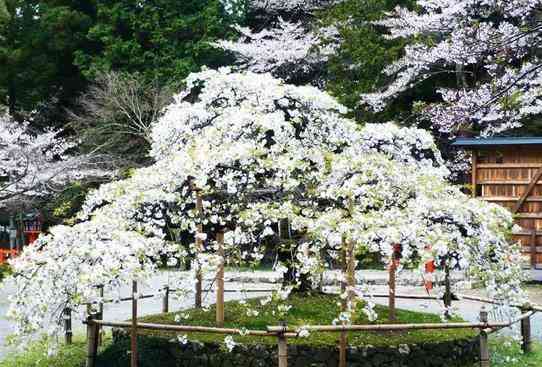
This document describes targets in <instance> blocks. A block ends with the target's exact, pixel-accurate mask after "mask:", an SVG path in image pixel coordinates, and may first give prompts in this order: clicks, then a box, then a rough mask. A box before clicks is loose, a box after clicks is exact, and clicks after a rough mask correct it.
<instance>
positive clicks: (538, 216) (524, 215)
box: [516, 213, 542, 219]
mask: <svg viewBox="0 0 542 367" xmlns="http://www.w3.org/2000/svg"><path fill="white" fill-rule="evenodd" d="M516 218H519V219H542V213H517V214H516Z"/></svg>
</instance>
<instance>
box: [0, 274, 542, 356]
mask: <svg viewBox="0 0 542 367" xmlns="http://www.w3.org/2000/svg"><path fill="white" fill-rule="evenodd" d="M385 276H386V273H385V272H375V271H370V272H363V278H365V279H366V280H368V281H369V283H371V284H373V286H374V288H373V289H374V291H375V292H379V293H381V292H386V291H387V287H386V286H385V285H383V284H386V283H385ZM168 277H169V274H168V272H164V273H161V274H160V275H158V276H156V277H155V278H153V279H152V281H151V282H150V284H149V286H148V287H146V288H143V289H140V292H141V293H143V294H149V293H154V290H155V289H157V288H159V287H160V286H162V285H164V284H166V283H168ZM278 279H279V278H278V276H277V275H276V274H273V273H272V272H256V273H249V272H242V273H226V280H229V281H228V282H227V283H226V289H237V288H238V287H237V286H238V285H239V283H237V282H240V281H247V280H250V281H252V283H249V284H247V283H245V284H244V287H245V288H253V289H269V288H272V287H274V286H275V283H276V281H277V280H278ZM416 282H417V279H416V277H415V276H410V275H408V274H407V276H406V277H403V280H402V281H401V283H402V284H403V285H401V286H400V287H398V289H397V293H398V294H424V290H423V288H421V287H419V286H415V285H412V283H416ZM236 283H237V284H236ZM236 285H237V286H236ZM172 286H173V285H172ZM528 291H529V293H530V296H531V300H532V302H533V303H538V304H542V287H529V288H528ZM13 292H14V288H13V287H12V286H10V285H9V284H3V286H2V288H1V289H0V295H1V296H0V360H1V359H2V358H3V356H5V355H6V353H8V352H9V351H10V349H9V347H6V346H5V345H4V344H5V343H4V342H5V338H6V336H7V335H9V334H10V333H11V332H12V325H11V324H10V322H9V321H8V320H6V318H5V315H6V312H7V307H8V302H7V297H8V296H9V295H10V294H13ZM466 292H469V293H471V294H478V292H477V291H466ZM130 293H131V291H130V289H129V288H128V287H126V289H122V290H121V294H122V296H129V295H130ZM264 294H265V293H252V294H251V295H253V296H255V297H257V296H263V295H264ZM106 296H107V295H106ZM240 297H241V294H239V293H226V300H232V299H238V298H240ZM211 301H214V296H213V295H212V294H209V296H208V297H207V298H206V303H210V302H211ZM376 301H377V303H380V304H386V303H387V299H385V298H379V299H376ZM161 304H162V301H161V299H160V298H159V297H155V298H149V299H143V300H141V301H140V306H139V311H140V315H141V316H144V315H151V314H156V313H160V312H161ZM453 305H454V306H455V307H457V309H458V314H459V315H460V316H461V317H463V318H464V319H465V320H468V321H477V319H478V314H479V312H480V307H481V305H480V303H477V302H471V301H456V302H454V304H453ZM190 307H192V301H191V300H188V301H178V300H175V299H174V297H172V299H171V300H170V309H171V310H180V309H186V308H190ZM397 307H398V308H403V309H407V310H413V311H424V312H433V313H439V312H440V306H439V304H438V303H437V302H436V301H425V300H403V299H398V300H397ZM104 315H105V317H104V318H105V319H106V320H114V321H118V320H127V319H129V318H130V317H131V308H130V306H129V303H127V302H123V303H120V304H106V305H105V306H104ZM532 325H533V327H532V332H533V335H534V336H535V337H536V338H537V339H539V340H542V314H537V315H536V316H535V317H533V324H532ZM83 330H84V329H83V324H82V323H81V322H80V321H76V322H74V332H75V333H78V332H79V333H81V332H83ZM506 333H510V331H506Z"/></svg>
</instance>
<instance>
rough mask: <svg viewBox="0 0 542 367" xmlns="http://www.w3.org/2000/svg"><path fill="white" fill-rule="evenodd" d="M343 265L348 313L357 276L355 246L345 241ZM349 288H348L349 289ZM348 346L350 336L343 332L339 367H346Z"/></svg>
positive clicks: (345, 305) (343, 288)
mask: <svg viewBox="0 0 542 367" xmlns="http://www.w3.org/2000/svg"><path fill="white" fill-rule="evenodd" d="M341 263H342V273H343V274H342V275H343V278H346V279H343V281H342V282H341V294H344V293H345V292H347V297H346V298H343V301H342V303H341V311H343V312H346V311H348V306H349V305H350V306H351V303H352V300H353V292H352V290H351V289H349V288H351V287H355V282H356V275H355V258H354V246H353V244H352V243H347V242H346V240H344V239H343V246H342V251H341ZM347 287H348V288H347ZM347 345H348V335H347V333H346V331H341V334H340V339H339V367H346V348H347Z"/></svg>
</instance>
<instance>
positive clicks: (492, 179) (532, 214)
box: [473, 146, 542, 268]
mask: <svg viewBox="0 0 542 367" xmlns="http://www.w3.org/2000/svg"><path fill="white" fill-rule="evenodd" d="M541 166H542V147H527V146H513V147H507V148H488V149H484V150H479V151H478V152H477V159H476V169H475V170H474V172H475V179H474V180H473V183H474V182H475V183H476V188H477V193H476V196H477V197H479V198H481V199H484V200H487V201H489V202H494V203H496V204H499V205H502V206H504V207H506V208H508V209H510V210H513V208H514V206H515V204H516V202H517V201H518V200H519V198H520V197H521V196H522V195H523V194H524V193H525V190H527V187H528V186H529V183H530V182H531V180H532V178H533V177H534V176H535V174H536V172H537V171H538V169H539V168H540V167H541ZM516 223H517V224H518V225H519V226H521V227H522V229H523V230H522V231H521V233H518V234H516V235H515V236H514V240H517V241H520V243H521V244H522V248H523V252H524V255H525V263H526V264H527V265H529V264H530V265H532V266H534V267H536V268H542V180H539V181H538V182H537V184H536V185H535V186H534V187H533V189H532V191H531V193H530V194H529V195H528V196H527V199H526V200H525V202H524V203H523V204H522V205H521V207H520V208H519V210H518V213H517V219H516ZM532 231H540V233H536V234H535V235H534V236H533V234H532ZM533 241H534V242H535V243H534V244H532V242H533ZM532 245H534V246H532Z"/></svg>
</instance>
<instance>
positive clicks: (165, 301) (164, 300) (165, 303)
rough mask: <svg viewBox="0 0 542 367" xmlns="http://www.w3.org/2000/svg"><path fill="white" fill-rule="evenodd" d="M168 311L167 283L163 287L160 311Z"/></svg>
mask: <svg viewBox="0 0 542 367" xmlns="http://www.w3.org/2000/svg"><path fill="white" fill-rule="evenodd" d="M168 312H169V285H166V286H165V288H164V297H163V298H162V313H168Z"/></svg>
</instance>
